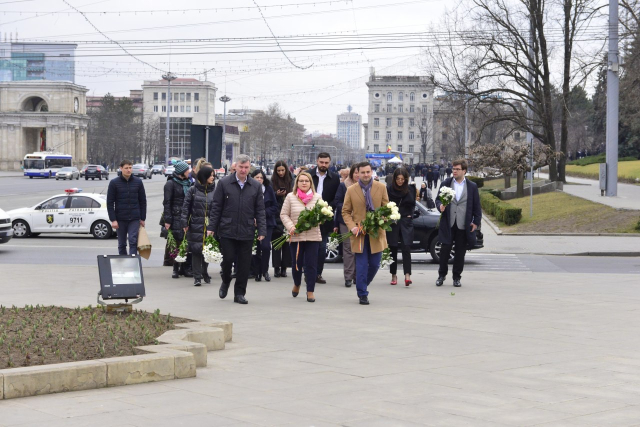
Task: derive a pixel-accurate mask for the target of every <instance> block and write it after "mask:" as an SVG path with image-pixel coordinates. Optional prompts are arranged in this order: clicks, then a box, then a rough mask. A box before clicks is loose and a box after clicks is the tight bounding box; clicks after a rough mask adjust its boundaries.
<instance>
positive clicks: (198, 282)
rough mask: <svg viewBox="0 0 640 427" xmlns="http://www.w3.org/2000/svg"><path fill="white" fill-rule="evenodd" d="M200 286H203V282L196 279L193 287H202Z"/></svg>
mask: <svg viewBox="0 0 640 427" xmlns="http://www.w3.org/2000/svg"><path fill="white" fill-rule="evenodd" d="M200 285H202V282H200V279H195V280H194V281H193V286H200Z"/></svg>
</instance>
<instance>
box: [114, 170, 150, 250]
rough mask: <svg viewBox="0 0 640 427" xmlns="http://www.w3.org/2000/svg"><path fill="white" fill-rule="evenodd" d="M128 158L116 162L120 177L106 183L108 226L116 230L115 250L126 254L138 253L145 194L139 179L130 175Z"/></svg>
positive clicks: (144, 210)
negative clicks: (116, 246) (109, 223)
mask: <svg viewBox="0 0 640 427" xmlns="http://www.w3.org/2000/svg"><path fill="white" fill-rule="evenodd" d="M132 168H133V163H132V162H131V160H123V161H122V162H120V171H121V172H122V173H121V174H120V176H118V177H115V178H114V179H112V180H111V181H110V182H109V190H108V191H107V212H108V213H109V219H110V220H111V228H113V229H114V230H116V232H117V233H118V253H119V254H120V255H126V254H127V237H128V240H129V255H135V254H137V253H138V230H140V227H144V221H145V219H146V218H147V195H146V193H145V192H144V185H143V184H142V180H141V179H140V178H137V177H135V176H133V175H131V170H132Z"/></svg>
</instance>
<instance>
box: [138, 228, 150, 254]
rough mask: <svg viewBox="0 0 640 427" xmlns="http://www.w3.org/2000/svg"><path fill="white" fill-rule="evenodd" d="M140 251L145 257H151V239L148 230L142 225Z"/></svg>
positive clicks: (139, 234) (139, 238) (139, 236)
mask: <svg viewBox="0 0 640 427" xmlns="http://www.w3.org/2000/svg"><path fill="white" fill-rule="evenodd" d="M138 253H139V254H140V256H141V257H142V258H144V259H149V257H150V256H151V241H150V240H149V236H148V235H147V230H146V229H145V228H144V227H142V226H140V230H138Z"/></svg>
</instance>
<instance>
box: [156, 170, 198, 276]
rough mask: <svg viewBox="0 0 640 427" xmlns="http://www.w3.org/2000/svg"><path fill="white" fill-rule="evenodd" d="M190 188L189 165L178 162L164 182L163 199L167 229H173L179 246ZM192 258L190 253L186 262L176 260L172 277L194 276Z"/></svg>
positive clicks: (182, 236)
mask: <svg viewBox="0 0 640 427" xmlns="http://www.w3.org/2000/svg"><path fill="white" fill-rule="evenodd" d="M189 188H191V180H190V179H189V165H188V164H186V163H185V162H178V163H176V164H175V166H174V171H173V174H172V175H171V176H169V177H168V178H167V182H166V183H165V184H164V198H163V200H162V204H163V206H164V211H163V215H164V227H165V228H166V229H167V230H169V229H171V233H172V234H173V238H174V239H175V240H176V243H177V244H178V246H180V243H182V239H184V231H183V227H182V218H181V213H182V204H183V202H184V198H185V196H186V194H187V192H188V191H189ZM191 258H192V256H191V255H190V254H189V255H187V261H186V262H174V263H173V273H172V274H171V277H172V278H174V279H178V278H179V277H180V274H182V275H183V276H185V277H193V274H192V273H191V262H192V260H191Z"/></svg>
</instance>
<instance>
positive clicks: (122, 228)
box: [116, 219, 140, 255]
mask: <svg viewBox="0 0 640 427" xmlns="http://www.w3.org/2000/svg"><path fill="white" fill-rule="evenodd" d="M139 230H140V220H139V219H135V220H133V221H118V229H117V230H116V233H117V234H118V254H120V255H126V254H127V236H128V238H129V239H128V240H129V255H135V254H137V253H138V231H139Z"/></svg>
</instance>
